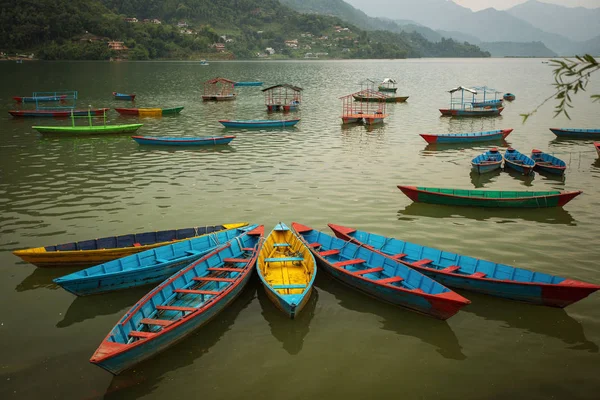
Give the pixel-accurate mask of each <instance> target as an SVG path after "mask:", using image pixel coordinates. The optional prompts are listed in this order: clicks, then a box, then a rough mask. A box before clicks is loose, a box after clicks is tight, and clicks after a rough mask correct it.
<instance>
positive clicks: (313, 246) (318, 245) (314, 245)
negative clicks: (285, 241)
mask: <svg viewBox="0 0 600 400" xmlns="http://www.w3.org/2000/svg"><path fill="white" fill-rule="evenodd" d="M321 246H322V244H321V243H317V242H315V243H311V244H309V245H308V247H310V248H313V249H314V248H317V247H321Z"/></svg>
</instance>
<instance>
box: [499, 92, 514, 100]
mask: <svg viewBox="0 0 600 400" xmlns="http://www.w3.org/2000/svg"><path fill="white" fill-rule="evenodd" d="M502 97H503V98H504V100H507V101H513V100H514V99H516V96H515V95H514V94H512V93H504V96H502Z"/></svg>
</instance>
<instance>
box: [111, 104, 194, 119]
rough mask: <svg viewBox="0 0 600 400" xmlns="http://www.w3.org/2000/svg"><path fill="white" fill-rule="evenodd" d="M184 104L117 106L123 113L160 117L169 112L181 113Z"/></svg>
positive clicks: (119, 111)
mask: <svg viewBox="0 0 600 400" xmlns="http://www.w3.org/2000/svg"><path fill="white" fill-rule="evenodd" d="M181 110H183V106H180V107H169V108H115V111H116V112H118V113H119V114H121V115H139V116H140V117H160V116H162V115H167V114H179V113H180V112H181Z"/></svg>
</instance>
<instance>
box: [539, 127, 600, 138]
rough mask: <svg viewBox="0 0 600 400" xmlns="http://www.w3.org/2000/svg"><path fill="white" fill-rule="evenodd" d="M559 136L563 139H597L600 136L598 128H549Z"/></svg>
mask: <svg viewBox="0 0 600 400" xmlns="http://www.w3.org/2000/svg"><path fill="white" fill-rule="evenodd" d="M550 130H551V131H552V133H554V134H555V135H556V136H557V137H559V138H565V139H598V138H600V129H566V128H550Z"/></svg>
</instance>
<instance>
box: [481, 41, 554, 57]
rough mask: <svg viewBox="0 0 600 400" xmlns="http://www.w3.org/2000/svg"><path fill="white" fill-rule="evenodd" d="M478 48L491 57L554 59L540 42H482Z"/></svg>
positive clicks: (550, 52)
mask: <svg viewBox="0 0 600 400" xmlns="http://www.w3.org/2000/svg"><path fill="white" fill-rule="evenodd" d="M478 46H479V48H481V49H484V50H487V51H489V52H490V54H491V55H492V57H556V53H555V52H553V51H552V50H550V49H549V48H547V47H546V46H545V45H544V43H542V42H529V43H515V42H482V43H479V44H478Z"/></svg>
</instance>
